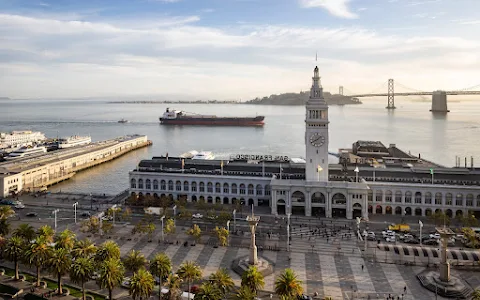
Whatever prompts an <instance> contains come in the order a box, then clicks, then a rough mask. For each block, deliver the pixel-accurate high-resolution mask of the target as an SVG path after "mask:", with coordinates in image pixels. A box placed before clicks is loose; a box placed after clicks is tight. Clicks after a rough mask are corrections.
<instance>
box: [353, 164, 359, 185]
mask: <svg viewBox="0 0 480 300" xmlns="http://www.w3.org/2000/svg"><path fill="white" fill-rule="evenodd" d="M353 171H354V172H355V182H358V172H360V170H359V169H358V166H356V167H355V170H353Z"/></svg>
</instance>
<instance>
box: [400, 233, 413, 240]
mask: <svg viewBox="0 0 480 300" xmlns="http://www.w3.org/2000/svg"><path fill="white" fill-rule="evenodd" d="M403 239H405V240H406V239H415V237H414V236H413V235H412V234H410V233H407V234H405V235H404V236H403Z"/></svg>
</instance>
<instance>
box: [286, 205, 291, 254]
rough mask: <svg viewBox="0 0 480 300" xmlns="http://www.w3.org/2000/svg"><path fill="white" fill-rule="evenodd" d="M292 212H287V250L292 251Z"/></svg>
mask: <svg viewBox="0 0 480 300" xmlns="http://www.w3.org/2000/svg"><path fill="white" fill-rule="evenodd" d="M291 215H292V214H291V213H287V251H288V252H290V216H291Z"/></svg>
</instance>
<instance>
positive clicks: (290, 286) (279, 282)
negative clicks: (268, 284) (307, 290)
mask: <svg viewBox="0 0 480 300" xmlns="http://www.w3.org/2000/svg"><path fill="white" fill-rule="evenodd" d="M275 293H276V294H277V295H279V296H285V297H288V298H289V299H291V298H293V299H296V298H297V296H299V295H301V294H302V293H303V287H302V281H301V280H299V279H298V278H297V275H296V274H295V272H294V271H293V270H292V269H285V271H284V272H283V273H282V274H280V276H279V277H278V278H277V279H276V280H275Z"/></svg>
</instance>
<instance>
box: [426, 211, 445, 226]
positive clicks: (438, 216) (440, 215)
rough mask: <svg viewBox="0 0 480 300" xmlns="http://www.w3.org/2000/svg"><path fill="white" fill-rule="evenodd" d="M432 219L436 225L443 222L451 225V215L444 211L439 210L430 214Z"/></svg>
mask: <svg viewBox="0 0 480 300" xmlns="http://www.w3.org/2000/svg"><path fill="white" fill-rule="evenodd" d="M430 219H431V220H432V221H433V222H434V223H435V225H438V224H443V223H444V222H445V224H446V225H450V217H449V216H447V215H446V214H445V213H444V212H443V211H437V212H435V213H434V214H431V215H430Z"/></svg>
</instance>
